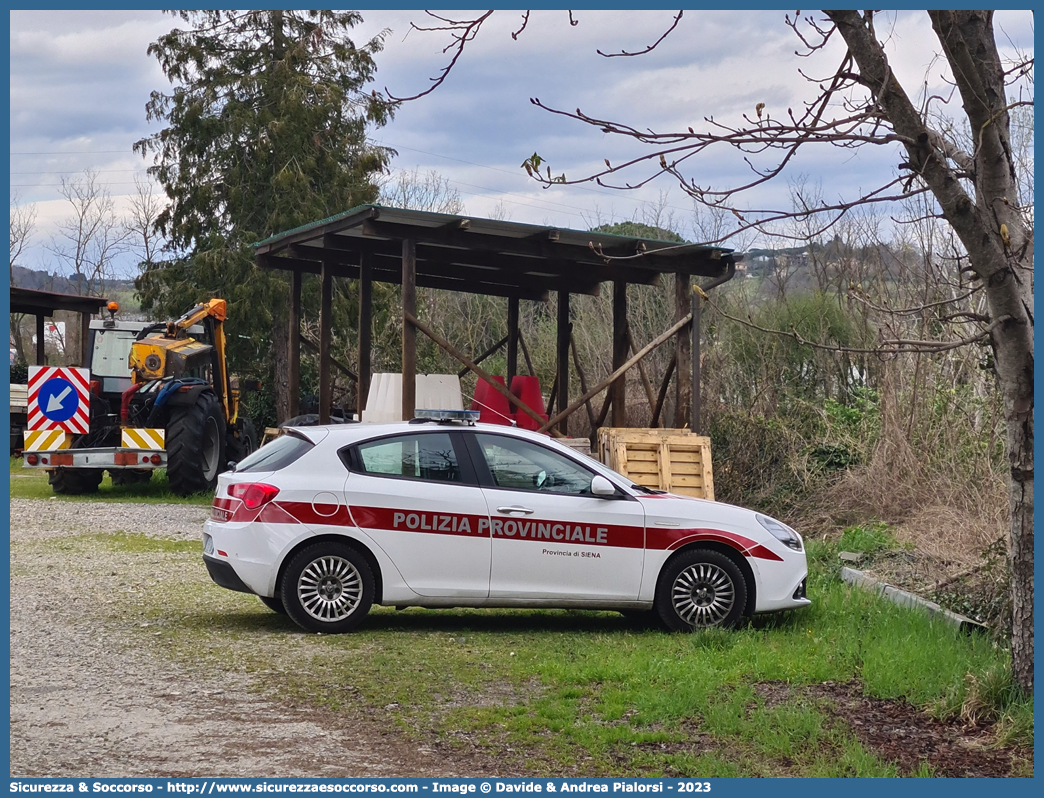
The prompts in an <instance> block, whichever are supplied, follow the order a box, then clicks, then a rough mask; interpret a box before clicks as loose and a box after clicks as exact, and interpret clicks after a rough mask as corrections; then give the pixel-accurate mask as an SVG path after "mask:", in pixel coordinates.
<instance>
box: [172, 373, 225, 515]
mask: <svg viewBox="0 0 1044 798" xmlns="http://www.w3.org/2000/svg"><path fill="white" fill-rule="evenodd" d="M166 444H167V483H168V484H169V485H170V490H171V492H172V493H174V494H176V495H178V496H190V495H192V494H193V493H209V492H212V491H213V490H214V488H215V486H216V485H217V478H218V474H219V473H221V472H222V471H224V470H225V418H224V415H223V413H222V411H221V403H220V402H218V400H217V397H216V396H214V394H212V393H207V392H203V393H201V394H199V396H198V397H196V402H195V404H192V405H185V406H178V407H174V408H171V411H170V421H169V422H168V424H167V438H166Z"/></svg>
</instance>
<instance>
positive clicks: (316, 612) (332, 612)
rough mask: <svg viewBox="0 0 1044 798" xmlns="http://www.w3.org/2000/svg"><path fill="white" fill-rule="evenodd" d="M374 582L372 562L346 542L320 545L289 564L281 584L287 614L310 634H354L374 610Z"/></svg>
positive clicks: (307, 549)
mask: <svg viewBox="0 0 1044 798" xmlns="http://www.w3.org/2000/svg"><path fill="white" fill-rule="evenodd" d="M373 593H374V580H373V573H372V571H371V570H370V565H369V563H367V562H366V558H365V557H363V556H362V555H361V554H360V553H359V552H358V551H356V550H355V549H353V548H352V547H351V546H347V545H345V544H343V543H336V542H326V543H316V544H315V545H312V546H308V547H307V548H305V549H302V550H301V551H300V552H298V553H297V555H296V556H295V557H294V558H293V559H292V560H291V561H290V564H289V565H287V567H286V571H285V572H284V573H283V581H282V583H281V584H280V591H279V594H280V597H281V598H282V600H283V606H285V607H286V613H287V615H289V616H290V618H291V619H292V620H293V621H294V623H296V624H297V625H298V626H300V627H302V628H304V629H307V630H308V631H310V632H324V633H326V634H343V633H344V632H350V631H352V630H353V629H354V628H355V627H357V626H358V625H359V624H360V623H362V620H363V618H365V617H366V614H367V613H368V612H369V611H370V605H372V604H373Z"/></svg>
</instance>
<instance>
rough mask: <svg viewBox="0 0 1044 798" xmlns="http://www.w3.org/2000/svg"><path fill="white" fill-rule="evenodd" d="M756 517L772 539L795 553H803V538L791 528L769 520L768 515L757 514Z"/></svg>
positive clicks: (773, 519)
mask: <svg viewBox="0 0 1044 798" xmlns="http://www.w3.org/2000/svg"><path fill="white" fill-rule="evenodd" d="M754 516H755V517H756V518H757V519H758V523H759V524H761V525H762V526H763V527H765V529H767V530H768V531H769V533H770V534H771V535H772V537H774V538H775V539H776V540H778V541H779V542H780V543H782V544H783V545H784V546H786V547H788V548H791V549H793V550H794V551H801V537H800V535H798V533H797V532H795V531H794V530H793V529H791V528H790V527H789V526H787V525H786V524H783V523H780V522H779V521H777V520H776V519H775V518H769V517H768V516H767V515H762V514H761V513H755V514H754Z"/></svg>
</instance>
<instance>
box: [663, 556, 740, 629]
mask: <svg viewBox="0 0 1044 798" xmlns="http://www.w3.org/2000/svg"><path fill="white" fill-rule="evenodd" d="M746 604H747V582H746V580H745V579H744V578H743V573H742V572H741V571H740V569H739V567H738V566H737V565H736V563H734V562H733V561H732V560H730V559H729V558H728V557H726V556H725V555H724V554H721V553H719V552H716V551H712V550H710V549H692V550H690V551H686V552H683V553H682V554H679V555H678V556H677V557H675V558H674V559H673V560H671V561H670V562H669V563H668V564H667V567H666V568H665V569H664V571H663V573H662V574H661V576H660V582H659V585H658V586H657V591H656V613H657V614H658V615H659V616H660V620H662V621H663V623H664V625H665V626H666V627H667V628H668V629H672V630H674V631H677V632H685V631H690V630H692V629H708V628H710V627H714V626H722V627H726V628H729V627H732V626H735V625H736V624H737V623H738V622H739V620H740V618H741V617H742V615H743V609H744V607H745V606H746Z"/></svg>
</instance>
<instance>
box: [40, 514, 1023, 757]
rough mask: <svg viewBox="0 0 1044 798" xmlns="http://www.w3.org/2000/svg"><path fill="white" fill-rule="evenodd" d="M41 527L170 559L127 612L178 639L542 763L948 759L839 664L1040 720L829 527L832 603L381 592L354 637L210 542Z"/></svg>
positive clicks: (976, 655) (175, 642)
mask: <svg viewBox="0 0 1044 798" xmlns="http://www.w3.org/2000/svg"><path fill="white" fill-rule="evenodd" d="M36 545H37V546H38V547H39V548H41V549H46V548H47V547H48V546H59V545H60V546H61V547H62V548H68V547H70V546H71V547H73V548H82V549H84V551H88V550H89V549H90V548H91V547H97V546H102V547H107V548H109V549H111V550H115V551H117V552H121V553H123V554H125V555H126V557H127V572H128V573H134V572H136V571H137V570H138V569H137V568H136V566H135V562H139V563H141V562H146V561H148V562H152V563H156V562H159V563H161V565H158V566H157V565H153V566H152V567H153V568H157V569H158V570H159V571H160V572H161V574H160V575H159V576H157V577H156V578H155V580H153V581H150V582H149V584H150V587H149V590H148V592H147V594H146V600H145V603H144V605H143V606H142V607H141V608H140V610H139V611H138V612H139V615H137V616H135V617H134V618H132V619H131V622H129V623H128V624H127V629H128V631H130V632H131V633H132V634H135V635H140V639H141V643H142V644H143V645H148V646H155V647H159V649H158V650H159V651H161V652H162V654H163V655H164V656H168V657H172V658H174V659H176V660H178V661H181V662H183V663H186V664H190V665H195V666H198V667H201V668H207V669H214V668H219V669H223V670H233V671H239V672H245V673H250V674H253V675H254V677H255V678H256V680H257V682H258V684H260V685H261V688H260V689H263V690H265V691H267V692H269V693H270V694H271V695H272V696H274V697H276V698H277V700H282V701H291V702H294V703H296V704H300V705H305V706H313V707H316V708H322V709H329V710H332V711H335V712H337V713H339V714H342V715H344V716H346V717H350V716H351V714H352V713H358V716H359V717H361V718H374V717H376V718H380V719H381V721H382V722H388V723H391V724H393V725H394V726H395V727H397V728H398V730H399V731H400V733H402V734H404V735H406V736H407V737H409V738H412V739H416V740H418V741H422V740H423V741H435V742H437V743H440V744H442V745H444V746H447V747H449V748H450V749H452V748H458V747H459V748H460V749H462V750H463V751H465V752H466V751H472V750H474V749H478V750H479V751H480V752H482V753H484V754H486V755H489V756H494V757H496V758H497V759H498V760H499V761H501V762H503V763H504V764H505V765H507V766H511V767H515V768H517V769H519V770H522V771H524V772H526V773H529V774H532V775H533V776H552V775H558V776H560V775H587V776H620V777H622V776H660V775H663V776H700V777H740V776H742V777H749V776H825V777H838V776H895V775H915V776H931V775H932V770H931V768H930V767H929V766H923V767H921V768H920V769H919V770H918V771H917V772H915V773H911V774H899V773H898V772H897V769H896V766H895V765H894V764H893V763H890V762H886V761H882V760H881V759H880V758H878V757H877V756H876V755H875V754H874V752H873V751H871V750H868V749H867V748H865V747H864V746H863V745H862V744H861V743H860V742H859V740H858V739H857V738H856V737H855V735H854V734H853V732H852V730H851V727H850V726H849V725H848V722H847V720H846V719H845V713H844V712H843V711H841V712H838V711H837V710H836V709H833V708H832V705H831V702H830V700H829V699H826V698H821V697H817V696H821V695H823V694H822V693H821V692H820V693H816V692H815V691H813V690H812V689H810V688H811V687H813V686H816V685H820V684H821V683H823V682H828V681H830V682H835V683H837V684H850V683H855V684H857V685H859V688H860V689H861V690H862V691H863V692H864V693H865V694H866V695H868V696H873V697H878V698H891V699H903V700H905V701H907V702H909V703H911V704H913V705H914V706H916V707H924V708H926V709H927V708H929V707H935V708H937V710H938V712H939V713H940V714H942V715H944V716H945V715H946V714H947V713H949V715H950V716H953V715H954V713H955V712H957V713H959V711H960V708H961V707H963V706H966V705H967V704H968V702H969V699H974V700H977V701H980V703H981V702H982V701H986V702H987V703H988V702H989V701H990V700H993V701H995V702H999V704H1000V706H998V707H997V709H998V712H999V715H1000V718H1001V723H1000V726H999V729H1000V733H1001V734H1007V735H1009V736H1008V738H1006V741H1007V742H1008V743H1011V742H1017V743H1025V742H1026V741H1027V740H1028V741H1030V742H1031V741H1032V739H1033V716H1032V702H1030V703H1029V704H1026V703H1020V702H1018V701H1017V700H1013V698H1012V696H1011V695H1009V694H1007V693H1005V691H1004V687H1003V685H1004V682H1003V679H1002V678H1001V677H999V676H998V675H997V674H998V672H999V671H998V669H999V670H1000V671H1003V669H1004V668H1005V667H1006V662H1007V654H1006V653H1005V652H1004V651H1002V650H999V649H998V648H997V647H996V646H995V645H994V644H993V642H992V641H991V640H989V639H988V638H987V637H985V636H980V635H972V636H965V635H962V634H959V633H957V632H956V631H955V630H953V629H952V628H951V627H949V626H947V625H944V624H941V623H935V622H932V621H930V620H929V619H928V618H927V617H926V616H924V615H922V614H921V613H919V612H917V611H914V610H910V609H907V608H902V607H897V606H895V605H893V604H890V603H887V602H884V601H881V600H879V599H877V598H876V597H874V596H872V595H871V594H869V593H867V592H863V591H859V590H854V589H852V588H850V587H849V586H847V585H845V584H844V583H842V582H840V580H838V579H836V578H835V577H834V576H833V575H832V571H831V570H830V569H827V568H824V567H821V566H820V565H819V563H821V562H823V561H825V560H827V559H828V557H827V555H826V554H824V553H823V552H822V551H818V550H817V546H816V545H815V544H813V546H812V551H811V552H810V560H811V562H812V563H813V570H812V574H811V578H810V585H809V595H810V596H811V597H812V598H813V601H814V604H813V605H812V607H810V608H808V609H807V610H803V611H799V612H791V613H784V614H780V615H772V616H763V617H760V618H757V619H755V620H754V621H753V622H752V623H750V624H748V625H747V626H745V627H744V628H742V629H739V630H737V631H734V632H725V631H721V630H709V631H706V632H699V633H695V634H691V635H671V634H664V633H661V632H654V631H636V630H635V629H634V628H633V627H632V626H630V625H629V624H628V622H627V621H626V620H625V619H623V618H622V616H620V615H618V614H616V613H593V612H571V611H521V610H520V611H508V610H486V611H484V610H423V609H416V608H415V609H410V610H406V611H403V612H397V611H395V610H394V609H391V608H383V607H381V608H375V609H374V610H373V612H372V614H371V616H370V617H369V618H368V619H367V620H366V621H365V622H364V624H363V626H362V627H361V629H360V630H359V631H357V632H356V633H354V634H350V635H343V636H324V635H310V634H305V633H303V632H301V631H300V630H299V629H298V628H297V627H296V626H294V625H293V624H292V623H291V622H290V621H289V620H288V619H286V618H285V617H283V616H280V615H277V614H275V613H272V612H270V611H269V610H267V609H266V608H264V607H263V606H262V605H261V604H260V602H258V601H257V599H256V598H255V597H252V596H248V595H245V594H239V593H232V592H230V591H226V590H222V589H220V588H218V587H216V586H215V585H213V584H212V583H210V581H209V579H208V578H207V577H206V574H205V571H204V570H203V567H202V565H201V563H200V560H199V544H198V542H188V543H186V542H183V541H163V540H155V539H152V538H146V537H144V536H139V535H115V536H109V535H98V536H82V537H79V538H65V539H62V541H61V543H56V542H54V541H48V542H46V543H41V544H36ZM830 548H831V549H833V548H834V546H831V547H830ZM157 557H159V560H157ZM835 558H836V554H835ZM89 559H90V558H89V557H85V558H83V560H84V561H89ZM141 620H145V621H148V622H149V625H148V627H147V629H148V631H147V632H139V631H138V629H139V627H140V623H139V621H141ZM158 630H162V633H161V634H160V633H159V631H158ZM969 674H972V676H971V677H969ZM976 685H978V686H976ZM766 688H778V689H781V690H782V691H783V693H782V700H769V699H768V698H767V697H766V693H765V689H766ZM975 691H978V692H975ZM990 695H992V696H993V698H992V699H991V698H990ZM972 703H973V704H974V701H973V702H972ZM955 708H956V709H955ZM1023 768H1024V769H1026V768H1028V770H1029V771H1030V772H1032V762H1031V761H1030V762H1029V763H1028V765H1027V764H1024V765H1023Z"/></svg>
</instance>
